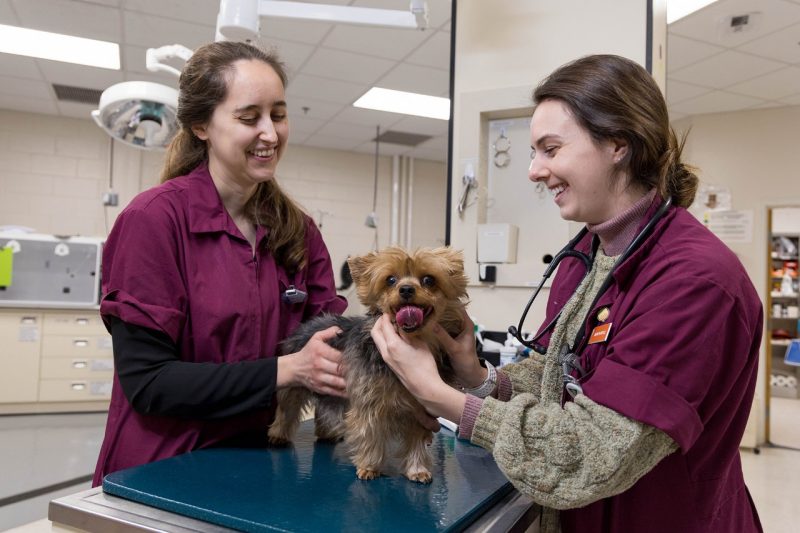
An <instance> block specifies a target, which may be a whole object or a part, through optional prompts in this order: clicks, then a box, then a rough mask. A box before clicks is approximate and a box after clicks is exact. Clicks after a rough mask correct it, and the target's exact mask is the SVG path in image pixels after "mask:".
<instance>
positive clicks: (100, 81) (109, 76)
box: [36, 59, 124, 89]
mask: <svg viewBox="0 0 800 533" xmlns="http://www.w3.org/2000/svg"><path fill="white" fill-rule="evenodd" d="M36 62H37V63H38V64H39V68H40V69H41V71H42V74H44V77H45V79H46V80H47V81H48V82H50V83H60V84H63V85H73V86H78V87H88V88H90V89H105V88H107V87H108V86H110V85H113V84H115V83H119V82H121V81H124V76H123V73H122V71H120V70H109V69H105V68H95V67H87V66H84V65H72V64H70V63H62V62H60V61H48V60H46V59H37V60H36Z"/></svg>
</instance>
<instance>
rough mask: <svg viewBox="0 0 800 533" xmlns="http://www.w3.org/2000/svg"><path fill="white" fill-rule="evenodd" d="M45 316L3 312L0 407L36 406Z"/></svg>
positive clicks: (0, 322) (0, 336)
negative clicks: (33, 404)
mask: <svg viewBox="0 0 800 533" xmlns="http://www.w3.org/2000/svg"><path fill="white" fill-rule="evenodd" d="M41 326H42V316H41V315H40V314H36V313H31V312H28V311H25V312H21V313H15V312H5V311H3V312H0V403H25V402H35V401H36V396H37V393H38V388H39V350H40V347H41Z"/></svg>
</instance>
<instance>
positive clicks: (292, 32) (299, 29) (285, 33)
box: [215, 17, 333, 44]
mask: <svg viewBox="0 0 800 533" xmlns="http://www.w3.org/2000/svg"><path fill="white" fill-rule="evenodd" d="M215 25H216V24H215ZM260 28H261V30H260V32H259V33H260V35H261V38H262V39H268V40H269V39H279V40H281V41H294V42H299V43H307V44H319V43H320V41H322V39H324V38H325V36H326V35H327V34H328V32H329V31H331V28H333V24H329V23H327V22H314V21H311V20H295V19H285V18H281V19H279V18H267V17H261V25H260Z"/></svg>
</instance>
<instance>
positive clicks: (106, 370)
mask: <svg viewBox="0 0 800 533" xmlns="http://www.w3.org/2000/svg"><path fill="white" fill-rule="evenodd" d="M113 375H114V360H113V359H106V358H102V359H101V358H94V357H92V358H79V359H76V358H69V357H52V358H49V359H43V360H42V366H41V377H42V379H73V380H87V379H88V380H99V379H111V377H112V376H113Z"/></svg>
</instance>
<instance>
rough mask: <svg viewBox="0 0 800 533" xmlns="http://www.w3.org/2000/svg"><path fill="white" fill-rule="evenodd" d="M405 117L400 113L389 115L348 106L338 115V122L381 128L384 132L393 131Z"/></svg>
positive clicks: (384, 112) (383, 112)
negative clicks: (395, 125)
mask: <svg viewBox="0 0 800 533" xmlns="http://www.w3.org/2000/svg"><path fill="white" fill-rule="evenodd" d="M403 117H405V115H401V114H399V113H389V112H387V111H375V110H373V109H364V108H361V107H353V106H347V107H346V108H344V110H342V111H341V112H340V113H339V114H338V115H336V120H337V122H338V121H342V122H346V123H348V124H360V125H362V126H372V128H373V129H374V128H375V126H380V127H381V129H382V130H388V129H393V125H394V124H396V123H397V122H398V121H400V120H402V119H403Z"/></svg>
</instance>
